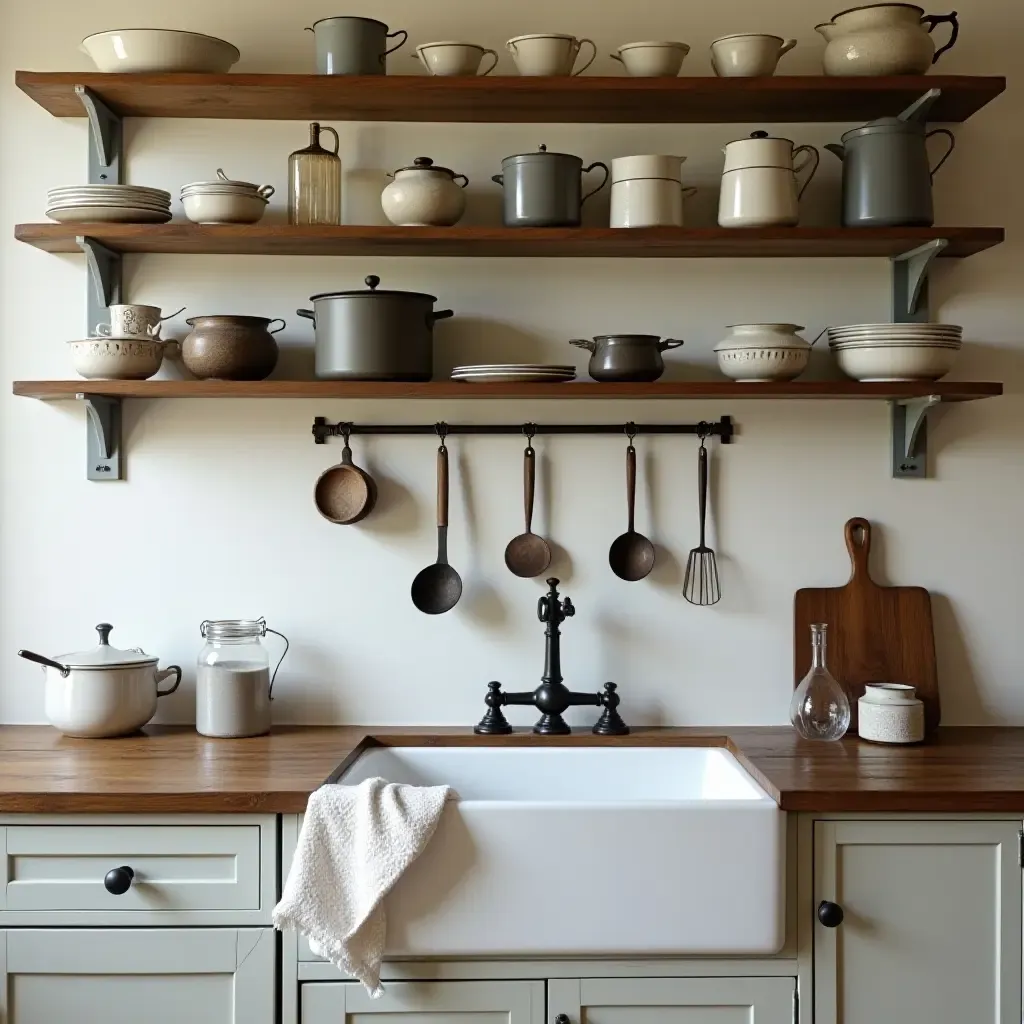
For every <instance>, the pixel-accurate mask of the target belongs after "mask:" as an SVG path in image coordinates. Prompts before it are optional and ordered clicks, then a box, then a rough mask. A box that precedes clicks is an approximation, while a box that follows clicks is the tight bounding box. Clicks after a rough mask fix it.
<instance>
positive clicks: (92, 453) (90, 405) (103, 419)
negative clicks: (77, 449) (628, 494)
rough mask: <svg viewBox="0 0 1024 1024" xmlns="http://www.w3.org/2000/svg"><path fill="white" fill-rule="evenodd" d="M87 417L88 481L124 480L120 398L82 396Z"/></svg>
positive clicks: (78, 396)
mask: <svg viewBox="0 0 1024 1024" xmlns="http://www.w3.org/2000/svg"><path fill="white" fill-rule="evenodd" d="M76 397H77V398H78V399H79V400H80V401H82V402H84V403H85V414H86V421H87V423H86V445H85V451H86V460H87V461H86V474H85V475H86V479H88V480H123V479H124V465H123V463H122V461H121V452H122V450H123V449H122V435H121V399H120V398H107V397H105V396H103V395H89V394H79V395H77V396H76Z"/></svg>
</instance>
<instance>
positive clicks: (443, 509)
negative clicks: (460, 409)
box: [412, 424, 462, 615]
mask: <svg viewBox="0 0 1024 1024" xmlns="http://www.w3.org/2000/svg"><path fill="white" fill-rule="evenodd" d="M446 434H447V428H446V427H445V426H444V425H443V424H439V425H438V428H437V436H438V437H440V438H441V446H440V447H439V448H438V449H437V561H436V562H435V563H434V564H433V565H428V566H427V567H426V568H425V569H421V570H420V571H419V572H418V573H417V574H416V578H415V579H414V580H413V581H412V603H413V604H414V605H416V607H417V608H419V610H420V611H421V612H425V613H426V614H427V615H440V614H441V613H442V612H447V611H451V609H452V608H454V607H455V606H456V605H457V604H458V603H459V598H460V597H462V577H461V576H460V575H459V574H458V573H457V572H456V571H455V570H454V569H453V568H452V567H451V566H450V565H449V564H448V449H447V448H446V447H445V444H444V439H445V436H446Z"/></svg>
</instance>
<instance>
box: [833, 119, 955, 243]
mask: <svg viewBox="0 0 1024 1024" xmlns="http://www.w3.org/2000/svg"><path fill="white" fill-rule="evenodd" d="M933 135H944V136H945V137H946V138H947V139H949V148H948V149H947V150H946V152H945V153H944V154H943V156H942V159H940V160H939V162H938V163H937V164H936V165H935V166H934V167H931V166H930V165H929V161H928V149H927V141H928V139H930V138H931V137H932V136H933ZM955 145H956V140H955V139H954V138H953V134H952V132H950V131H947V129H945V128H936V129H935V130H934V131H930V132H926V131H925V129H924V125H922V124H920V123H919V122H918V121H916V120H904V119H902V118H899V117H883V118H881V119H879V120H878V121H872V122H871V123H870V124H866V125H864V127H863V128H854V129H853V130H852V131H848V132H847V133H846V134H845V135H843V139H842V144H841V145H839V144H836V143H829V144H828V145H827V146H826V147H825V148H826V149H827V150H828V151H829V152H830V153H833V154H834V155H835V156H837V157H839V159H840V160H842V161H843V224H844V225H845V226H846V227H909V226H918V227H931V225H932V224H933V223H934V221H935V211H934V208H933V206H932V178H933V177H934V175H935V172H936V171H937V170H938V169H939V168H940V167H941V166H942V165H943V164H944V163H945V162H946V159H947V158H948V157H949V154H950V153H952V152H953V147H954V146H955Z"/></svg>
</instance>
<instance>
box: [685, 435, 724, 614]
mask: <svg viewBox="0 0 1024 1024" xmlns="http://www.w3.org/2000/svg"><path fill="white" fill-rule="evenodd" d="M706 426H707V425H706V424H705V423H701V424H699V426H698V429H697V436H698V437H699V438H700V448H699V449H698V450H697V501H698V505H699V507H700V544H698V546H697V547H695V548H694V549H693V550H692V551H691V552H690V555H689V557H688V558H687V559H686V575H685V576H684V577H683V597H685V598H686V600H687V601H689V602H690V604H697V605H711V604H717V603H718V602H719V601H720V600H721V599H722V589H721V587H720V585H719V582H718V562H717V559H716V558H715V552H714V551H713V550H712V549H711V548H709V547H708V546H707V544H706V543H705V542H704V527H705V523H706V521H707V514H708V450H707V448H705V447H704V439H705V438H706V437H707V436H708V431H707V430H706V429H705V428H706Z"/></svg>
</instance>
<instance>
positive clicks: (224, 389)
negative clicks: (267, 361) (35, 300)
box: [14, 380, 1003, 402]
mask: <svg viewBox="0 0 1024 1024" xmlns="http://www.w3.org/2000/svg"><path fill="white" fill-rule="evenodd" d="M1002 393H1003V385H1002V384H997V383H992V382H975V381H970V382H960V381H925V382H913V383H893V384H860V383H858V382H857V381H852V380H842V381H792V382H789V383H773V384H737V383H734V382H733V381H727V380H715V381H679V382H673V381H667V382H661V381H657V382H655V383H653V384H598V383H595V382H594V381H575V382H572V383H569V384H467V383H460V382H456V381H449V380H439V381H430V382H428V383H424V384H405V383H390V382H375V381H330V380H314V381H288V380H266V381H219V380H208V381H190V380H143V381H132V380H91V381H90V380H19V381H15V382H14V394H16V395H21V396H23V397H26V398H41V399H62V398H74V397H75V396H76V395H79V394H90V395H101V396H106V397H111V398H322V399H328V398H344V399H350V400H351V399H360V398H362V399H402V400H405V399H440V400H445V401H451V400H453V399H460V398H464V399H482V398H485V399H495V398H505V399H558V400H562V401H564V400H566V399H595V400H602V399H604V400H607V399H615V398H618V399H634V400H635V399H676V400H680V399H712V398H714V399H729V400H733V399H803V400H832V399H861V400H892V399H901V398H904V399H905V398H923V397H925V396H926V395H938V396H939V397H940V398H941V399H942V400H943V401H944V402H970V401H973V400H975V399H979V398H991V397H993V396H995V395H1001V394H1002Z"/></svg>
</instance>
